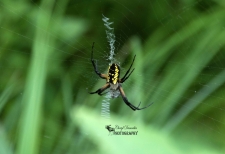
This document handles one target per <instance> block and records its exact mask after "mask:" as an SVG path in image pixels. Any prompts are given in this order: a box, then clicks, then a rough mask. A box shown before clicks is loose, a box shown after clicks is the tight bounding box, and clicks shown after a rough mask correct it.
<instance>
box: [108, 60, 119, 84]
mask: <svg viewBox="0 0 225 154" xmlns="http://www.w3.org/2000/svg"><path fill="white" fill-rule="evenodd" d="M119 77H120V67H119V65H117V64H115V63H113V64H111V65H110V66H109V69H108V81H107V82H109V83H112V84H116V83H117V82H118V80H119Z"/></svg>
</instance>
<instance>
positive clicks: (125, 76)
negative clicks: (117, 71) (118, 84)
mask: <svg viewBox="0 0 225 154" xmlns="http://www.w3.org/2000/svg"><path fill="white" fill-rule="evenodd" d="M135 57H136V55H134V58H133V61H132V63H131V65H130V67H129V69H128V70H127V72H126V73H125V75H124V76H123V77H122V79H121V81H124V79H125V78H126V79H128V77H129V76H130V75H128V77H127V74H128V73H129V72H130V69H131V67H132V66H133V63H134V60H135ZM133 71H134V69H133V70H132V72H133ZM132 72H131V73H132ZM131 73H130V74H131Z"/></svg>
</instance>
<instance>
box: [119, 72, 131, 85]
mask: <svg viewBox="0 0 225 154" xmlns="http://www.w3.org/2000/svg"><path fill="white" fill-rule="evenodd" d="M133 71H134V69H132V71H131V72H130V73H129V74H128V76H127V77H125V78H124V79H123V78H122V79H121V80H120V83H123V82H125V81H126V80H127V79H128V78H129V77H130V75H131V73H133Z"/></svg>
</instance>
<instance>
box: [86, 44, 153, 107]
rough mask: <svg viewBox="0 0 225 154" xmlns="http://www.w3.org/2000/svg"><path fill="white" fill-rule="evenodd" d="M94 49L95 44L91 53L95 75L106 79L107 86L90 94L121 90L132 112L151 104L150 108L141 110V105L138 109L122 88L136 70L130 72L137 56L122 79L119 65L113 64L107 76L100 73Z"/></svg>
mask: <svg viewBox="0 0 225 154" xmlns="http://www.w3.org/2000/svg"><path fill="white" fill-rule="evenodd" d="M93 48H94V43H93V45H92V52H91V62H92V64H93V66H94V69H95V73H96V74H98V76H99V77H101V78H102V79H106V84H105V85H104V86H103V87H101V88H100V89H98V90H96V91H95V92H91V93H90V94H95V93H98V94H99V95H103V94H102V92H103V91H104V90H106V89H108V88H110V89H111V90H112V91H117V90H119V92H120V94H121V96H122V98H123V101H124V102H125V103H126V105H128V106H129V107H130V108H131V109H132V110H134V111H135V110H142V109H144V108H147V107H149V106H150V105H152V103H151V104H149V105H148V106H146V107H143V108H139V106H140V104H141V103H139V105H138V106H137V107H136V106H134V105H133V104H131V103H130V102H129V101H128V100H127V97H126V95H125V93H124V91H123V88H122V83H123V82H125V81H126V80H127V79H128V78H129V77H130V75H131V73H132V72H133V71H134V69H132V71H131V72H130V69H131V67H132V65H133V63H134V60H135V57H136V55H135V56H134V58H133V61H132V63H131V65H130V68H129V69H128V70H127V72H126V73H125V75H124V76H123V77H122V78H121V79H120V78H119V77H120V67H119V65H117V64H116V63H112V64H111V65H109V68H108V72H107V74H102V73H100V72H99V71H98V69H97V66H96V64H95V61H94V60H93Z"/></svg>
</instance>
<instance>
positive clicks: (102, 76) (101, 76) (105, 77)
mask: <svg viewBox="0 0 225 154" xmlns="http://www.w3.org/2000/svg"><path fill="white" fill-rule="evenodd" d="M94 44H95V42H93V45H92V51H91V62H92V65H93V66H94V69H95V73H96V74H98V76H99V77H100V78H102V79H107V75H106V74H102V73H100V72H99V71H98V68H97V65H96V64H95V61H94V59H93V50H94Z"/></svg>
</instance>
